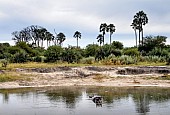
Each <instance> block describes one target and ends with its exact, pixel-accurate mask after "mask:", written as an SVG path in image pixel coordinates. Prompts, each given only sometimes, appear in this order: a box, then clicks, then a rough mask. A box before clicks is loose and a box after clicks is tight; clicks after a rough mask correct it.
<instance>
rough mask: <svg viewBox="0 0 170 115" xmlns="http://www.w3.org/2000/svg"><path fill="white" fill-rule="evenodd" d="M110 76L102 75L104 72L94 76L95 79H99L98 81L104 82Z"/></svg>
mask: <svg viewBox="0 0 170 115" xmlns="http://www.w3.org/2000/svg"><path fill="white" fill-rule="evenodd" d="M108 78H109V77H108V76H105V75H102V74H97V75H95V76H94V77H93V79H94V80H96V81H98V82H102V81H103V79H108Z"/></svg>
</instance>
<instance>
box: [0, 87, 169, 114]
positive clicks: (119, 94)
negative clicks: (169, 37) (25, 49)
mask: <svg viewBox="0 0 170 115" xmlns="http://www.w3.org/2000/svg"><path fill="white" fill-rule="evenodd" d="M93 95H94V96H101V97H102V103H100V104H96V103H94V102H93V101H92V100H93V99H92V98H94V97H92V98H90V97H91V96H93ZM169 114H170V88H156V87H149V88H148V87H146V88H145V87H123V88H118V87H48V88H33V89H12V90H0V115H169Z"/></svg>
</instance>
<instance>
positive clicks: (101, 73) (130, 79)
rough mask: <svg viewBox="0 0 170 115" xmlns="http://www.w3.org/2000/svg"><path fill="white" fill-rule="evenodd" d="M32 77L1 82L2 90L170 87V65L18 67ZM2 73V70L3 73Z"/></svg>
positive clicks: (0, 87)
mask: <svg viewBox="0 0 170 115" xmlns="http://www.w3.org/2000/svg"><path fill="white" fill-rule="evenodd" d="M15 71H16V72H17V73H18V74H23V75H24V74H25V75H26V77H28V78H29V79H30V80H19V81H14V82H4V83H0V89H4V88H21V87H46V86H116V87H124V86H158V87H170V80H163V79H160V78H163V77H165V75H169V74H170V67H110V66H109V67H107V66H104V67H94V66H87V67H56V68H45V69H44V68H30V69H19V68H18V69H16V70H15ZM1 74H2V73H1Z"/></svg>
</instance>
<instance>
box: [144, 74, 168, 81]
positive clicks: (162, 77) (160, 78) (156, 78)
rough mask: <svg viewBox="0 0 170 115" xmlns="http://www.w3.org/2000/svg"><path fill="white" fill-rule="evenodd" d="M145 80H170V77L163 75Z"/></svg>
mask: <svg viewBox="0 0 170 115" xmlns="http://www.w3.org/2000/svg"><path fill="white" fill-rule="evenodd" d="M144 79H145V80H150V79H153V80H170V75H167V74H165V75H162V76H158V77H145V78H144Z"/></svg>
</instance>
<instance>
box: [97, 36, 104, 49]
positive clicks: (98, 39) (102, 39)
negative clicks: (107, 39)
mask: <svg viewBox="0 0 170 115" xmlns="http://www.w3.org/2000/svg"><path fill="white" fill-rule="evenodd" d="M96 39H97V42H99V44H100V46H101V44H102V43H103V42H104V36H103V35H102V34H99V35H98V36H97V38H96Z"/></svg>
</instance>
